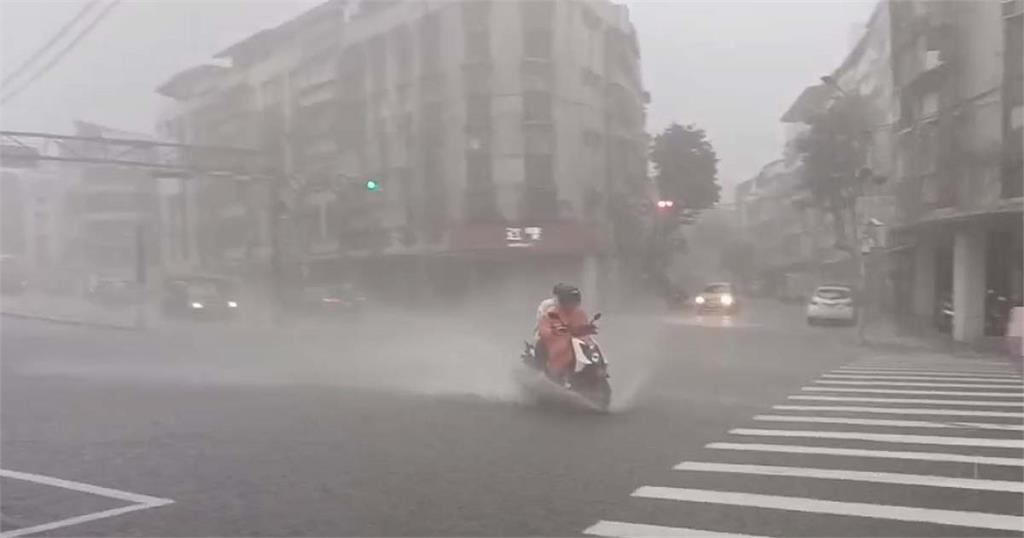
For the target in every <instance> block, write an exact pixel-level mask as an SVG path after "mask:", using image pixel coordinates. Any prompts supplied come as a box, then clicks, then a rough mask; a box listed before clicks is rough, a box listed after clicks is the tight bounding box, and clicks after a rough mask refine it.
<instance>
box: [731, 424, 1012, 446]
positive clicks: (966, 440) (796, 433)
mask: <svg viewBox="0 0 1024 538" xmlns="http://www.w3.org/2000/svg"><path fill="white" fill-rule="evenodd" d="M729 433H730V434H733V435H760V436H767V437H810V438H814V439H853V440H857V441H878V442H883V443H910V444H916V445H955V446H989V447H1000V448H1017V449H1024V439H994V438H991V437H949V436H940V435H904V434H895V433H870V432H833V431H805V430H762V429H757V428H735V429H732V430H729Z"/></svg>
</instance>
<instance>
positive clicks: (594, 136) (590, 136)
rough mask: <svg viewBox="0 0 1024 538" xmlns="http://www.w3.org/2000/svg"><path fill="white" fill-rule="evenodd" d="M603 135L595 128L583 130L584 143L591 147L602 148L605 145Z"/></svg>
mask: <svg viewBox="0 0 1024 538" xmlns="http://www.w3.org/2000/svg"><path fill="white" fill-rule="evenodd" d="M602 139H603V137H602V136H601V133H599V132H598V131H595V130H593V129H585V130H584V131H583V145H584V146H586V147H588V148H590V149H601V146H602V145H603V140H602Z"/></svg>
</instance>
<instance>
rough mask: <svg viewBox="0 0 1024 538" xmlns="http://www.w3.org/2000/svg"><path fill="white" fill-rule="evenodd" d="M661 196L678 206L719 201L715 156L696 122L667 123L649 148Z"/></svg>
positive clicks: (698, 207) (697, 206)
mask: <svg viewBox="0 0 1024 538" xmlns="http://www.w3.org/2000/svg"><path fill="white" fill-rule="evenodd" d="M650 157H651V162H653V163H654V172H655V176H654V178H655V180H656V181H657V183H658V189H659V191H660V192H661V196H662V197H663V198H665V199H668V200H673V201H675V202H676V207H678V208H680V209H684V210H685V209H690V210H701V209H707V208H709V207H712V206H714V205H715V203H717V202H718V198H719V192H720V191H721V187H719V185H718V156H717V155H716V154H715V149H714V148H713V147H712V146H711V142H710V141H708V139H707V134H706V133H705V132H704V130H703V129H700V128H698V127H697V126H695V125H692V124H691V125H679V124H678V123H673V124H672V125H669V126H668V127H667V128H666V129H665V130H664V131H663V132H662V133H661V134H659V135H657V136H655V137H654V142H653V144H652V145H651V151H650Z"/></svg>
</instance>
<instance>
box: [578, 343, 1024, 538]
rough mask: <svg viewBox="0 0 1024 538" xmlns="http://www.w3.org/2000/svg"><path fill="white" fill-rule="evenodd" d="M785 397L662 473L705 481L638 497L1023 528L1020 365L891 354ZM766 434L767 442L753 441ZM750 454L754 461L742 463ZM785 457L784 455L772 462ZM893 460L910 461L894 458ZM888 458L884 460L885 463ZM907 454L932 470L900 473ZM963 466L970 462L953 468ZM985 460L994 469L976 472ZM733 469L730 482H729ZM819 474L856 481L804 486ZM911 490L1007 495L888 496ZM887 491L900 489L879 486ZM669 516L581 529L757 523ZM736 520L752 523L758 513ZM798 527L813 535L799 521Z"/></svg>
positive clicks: (686, 530) (674, 531)
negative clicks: (961, 498) (971, 504)
mask: <svg viewBox="0 0 1024 538" xmlns="http://www.w3.org/2000/svg"><path fill="white" fill-rule="evenodd" d="M946 389H952V390H946ZM960 389H966V390H960ZM787 400H790V401H791V403H787V404H780V405H773V406H771V409H772V410H773V411H774V413H771V414H769V413H762V414H757V415H755V416H753V417H752V420H753V421H755V422H762V423H767V422H770V423H774V424H773V425H778V426H779V427H777V428H774V427H773V428H754V427H746V426H742V427H735V428H732V429H730V430H728V436H729V437H730V438H731V439H729V440H722V441H717V442H712V443H709V444H708V445H706V448H707V449H708V450H710V452H709V453H708V456H710V457H711V459H710V460H708V459H706V458H705V459H702V460H701V461H692V460H691V461H683V462H682V463H679V464H678V465H676V466H675V467H674V468H673V471H675V473H676V474H674V475H671V476H669V477H666V480H671V481H679V480H682V481H684V482H685V483H688V484H691V485H692V482H693V481H697V484H698V485H699V486H698V487H674V486H671V485H670V484H664V483H662V484H652V485H644V486H641V487H639V488H638V489H637V490H636V491H634V492H633V495H632V496H633V497H634V498H636V499H656V500H660V501H662V502H664V501H674V502H677V503H685V504H687V505H689V506H707V505H714V506H716V508H715V513H716V514H717V513H720V512H721V511H739V510H749V509H755V510H762V511H763V510H770V511H784V512H787V513H792V514H794V515H793V517H794V518H799V517H800V516H799V514H801V513H803V514H818V515H819V516H817V517H821V515H825V516H836V517H861V518H871V519H873V520H884V521H893V522H911V523H918V524H931V525H947V526H956V527H963V528H975V529H993V530H1009V531H1017V532H1021V531H1022V530H1024V517H1022V516H1021V515H1020V512H1019V511H1017V510H1019V508H1018V509H1013V508H1007V507H1013V506H1018V507H1019V506H1020V505H1021V503H1022V501H1024V497H1022V496H1024V482H1021V481H1020V480H1019V474H1020V472H1021V471H1024V435H1022V433H1021V432H1024V381H1022V379H1021V375H1020V372H1019V371H1018V370H1015V369H1014V368H1012V367H1010V366H1008V365H1005V364H1000V363H997V362H989V361H980V360H959V359H943V358H938V357H936V358H931V357H928V358H925V359H920V360H907V359H902V358H897V357H891V358H889V357H884V358H880V359H876V360H862V361H857V362H854V363H851V364H849V365H847V366H844V367H841V368H838V369H835V370H833V371H831V372H828V373H826V374H823V375H821V376H820V377H819V379H817V380H815V381H814V382H813V383H811V384H809V385H808V386H804V387H801V388H800V390H799V391H798V393H797V394H791V395H789V396H788V397H787ZM765 425H766V424H765ZM811 425H813V426H811ZM921 430H934V431H935V433H936V435H924V434H923V433H925V432H922V431H921ZM947 432H948V433H947ZM929 433H930V432H929ZM758 439H763V440H764V442H757V441H758ZM799 440H806V441H805V442H799ZM903 447H906V448H905V449H904V448H903ZM745 455H746V457H747V461H736V458H742V457H744V456H745ZM787 457H788V458H789V459H788V460H784V461H773V460H781V459H782V458H787ZM723 458H728V459H725V460H724V461H723V460H722V459H723ZM750 458H756V460H754V461H750ZM715 460H718V461H715ZM891 462H907V463H900V464H899V465H897V466H894V465H893V464H892V463H891ZM794 463H795V464H796V465H794ZM886 463H889V465H888V467H883V468H878V466H880V465H883V464H886ZM909 463H914V464H915V467H914V469H913V470H914V471H918V470H923V471H925V473H916V472H914V473H912V472H902V470H903V467H901V466H902V465H907V464H909ZM943 465H945V466H944V467H943ZM957 465H960V466H966V467H962V468H960V470H957V467H956V466H957ZM933 468H934V469H933ZM979 469H988V470H989V471H988V472H987V473H986V474H982V475H981V476H979ZM999 469H1002V470H1014V471H1015V472H1016V473H1017V476H1016V477H1014V475H1013V474H1010V475H1009V476H1007V475H1006V474H1004V471H998V470H999ZM893 471H901V472H893ZM965 471H966V473H967V474H964V472H965ZM993 471H995V472H993ZM729 477H733V479H732V480H727V479H728V478H729ZM741 477H751V480H752V481H750V482H748V481H747V480H743V481H741V482H737V478H741ZM755 480H756V481H758V482H756V484H758V485H759V486H758V487H759V488H760V489H761V490H762V491H760V492H754V491H732V490H736V489H748V488H751V487H755V486H754V484H755V482H753V481H755ZM766 481H767V482H766ZM812 482H813V483H820V484H827V483H829V482H835V483H839V482H843V483H847V484H850V485H851V487H850V488H845V487H842V488H840V487H836V488H822V487H820V486H819V487H817V488H808V487H807V484H810V483H812ZM737 484H740V485H739V486H737ZM747 484H750V485H749V486H748V485H747ZM771 484H778V486H779V487H777V488H776V487H773V486H771ZM800 484H803V485H800ZM853 484H858V486H856V487H853ZM685 485H686V484H684V486H685ZM716 485H717V486H716ZM765 487H769V488H770V489H769V490H768V493H771V494H766V493H765V492H764V491H763V490H764V488H765ZM908 487H916V488H918V490H921V488H927V489H931V490H935V491H942V490H948V491H957V490H966V491H973V492H984V493H985V494H986V495H995V496H1000V498H1005V499H1006V500H1005V502H1004V501H1001V502H1002V503H1003V504H999V505H997V506H995V505H994V506H992V507H989V508H987V509H981V510H983V511H978V509H975V510H962V509H958V507H957V506H956V505H955V504H954V505H952V506H950V503H954V502H956V499H957V497H951V496H948V495H938V494H936V496H934V497H933V496H919V495H915V496H911V497H909V498H910V499H911V500H910V501H901V502H897V503H896V504H885V501H884V500H882V499H886V498H902V496H901V495H902V494H900V495H896V494H895V491H896V489H895V488H908ZM865 488H868V489H865ZM883 488H884V489H885V490H887V491H892V493H891V494H890V495H888V496H876V495H872V494H871V492H872V491H882V489H883ZM787 491H797V492H799V495H796V496H792V495H784V494H783V493H786V492H787ZM814 491H824V492H826V496H827V497H829V498H816V497H815V496H813V495H811V496H803V495H808V493H807V492H814ZM976 494H980V493H976ZM1006 496H1015V497H1006ZM1011 499H1015V500H1011ZM904 503H907V504H910V505H907V506H904V505H903V504H904ZM919 504H923V505H919ZM659 506H666V505H659ZM986 506H989V505H986ZM1002 510H1013V511H1011V512H1002ZM667 514H668V515H665V514H663V515H662V516H661V517H660V519H662V520H660V521H657V523H659V524H658V525H649V524H646V523H642V522H637V521H635V520H634V519H633V518H629V517H627V518H625V519H624V520H611V519H606V520H602V521H599V522H597V523H595V524H594V525H592V526H591V527H589V528H587V529H586V530H585V531H584V533H585V534H589V535H594V536H608V537H637V538H639V537H648V536H712V537H714V536H719V537H730V536H748V535H745V534H736V533H734V532H730V531H745V530H746V531H749V530H750V529H751V528H752V527H750V526H739V525H735V526H731V525H730V524H729V523H727V522H728V521H729V518H728V517H726V516H716V518H715V519H713V520H712V521H717V522H718V523H714V524H713V525H710V526H713V527H723V528H692V525H693V522H690V524H689V525H687V524H686V523H687V522H686V521H685V520H680V521H671V519H672V516H671V512H668V513H667ZM737 514H739V512H737ZM736 517H737V518H739V520H745V518H747V519H748V518H750V517H758V516H756V515H753V516H751V515H737V516H736ZM665 518H667V519H665ZM698 519H699V518H698ZM627 521H629V522H627ZM723 522H725V523H723ZM673 523H680V524H683V525H681V526H674V525H673ZM747 525H749V521H748V523H747ZM793 532H794V533H796V534H800V533H801V532H806V530H802V527H800V523H799V521H798V520H796V519H794V529H793ZM893 534H899V533H898V532H894V533H893Z"/></svg>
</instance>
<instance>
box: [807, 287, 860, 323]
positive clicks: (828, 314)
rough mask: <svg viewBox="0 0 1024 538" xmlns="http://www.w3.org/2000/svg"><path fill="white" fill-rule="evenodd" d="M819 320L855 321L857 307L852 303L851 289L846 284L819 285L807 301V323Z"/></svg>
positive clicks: (818, 321) (819, 321)
mask: <svg viewBox="0 0 1024 538" xmlns="http://www.w3.org/2000/svg"><path fill="white" fill-rule="evenodd" d="M821 322H842V323H847V324H853V323H856V322H857V307H856V306H855V305H854V304H853V290H851V289H850V288H849V287H847V286H820V287H818V289H816V290H814V294H813V295H811V300H810V302H809V303H807V324H808V325H817V324H819V323H821Z"/></svg>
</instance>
